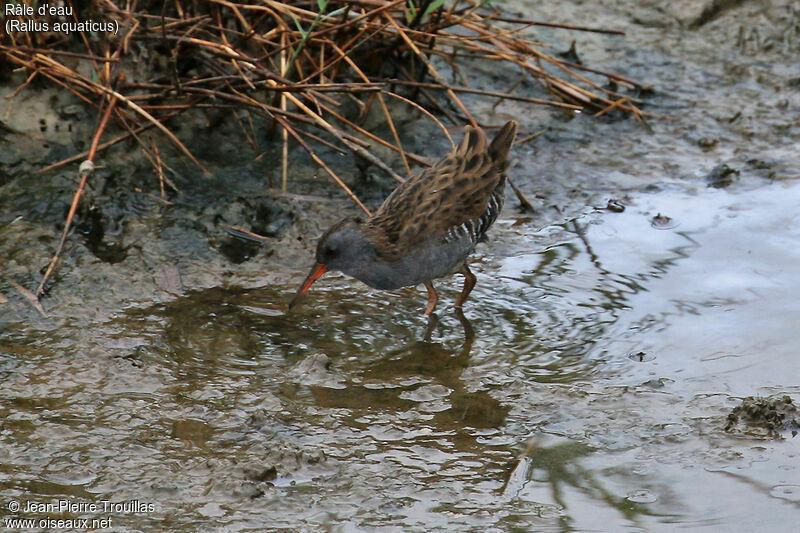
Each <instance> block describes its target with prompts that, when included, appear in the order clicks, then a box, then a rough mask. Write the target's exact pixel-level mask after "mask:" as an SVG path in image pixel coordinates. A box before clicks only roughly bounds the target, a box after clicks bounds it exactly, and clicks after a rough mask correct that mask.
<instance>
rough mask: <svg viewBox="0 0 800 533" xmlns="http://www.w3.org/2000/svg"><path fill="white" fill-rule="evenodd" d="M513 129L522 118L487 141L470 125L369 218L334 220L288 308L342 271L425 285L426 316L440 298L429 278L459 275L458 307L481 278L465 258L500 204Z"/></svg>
mask: <svg viewBox="0 0 800 533" xmlns="http://www.w3.org/2000/svg"><path fill="white" fill-rule="evenodd" d="M516 132H517V123H516V122H514V121H510V122H508V123H507V124H506V125H505V126H503V128H502V129H501V130H500V132H499V133H498V134H497V136H496V137H495V138H494V140H493V141H492V142H491V144H490V143H489V142H488V141H487V139H486V134H485V133H484V132H483V130H481V129H478V128H473V127H471V126H467V128H466V132H465V134H464V139H463V140H462V141H461V144H460V145H459V147H458V148H457V149H456V150H455V151H454V152H452V153H450V154H448V155H447V156H446V157H445V158H444V159H442V160H441V161H439V162H438V163H436V164H435V165H434V166H432V167H431V168H429V169H426V170H424V171H423V172H421V173H419V174H417V175H416V176H414V177H413V178H411V179H409V180H407V181H405V182H404V183H403V184H401V185H400V186H398V187H397V189H395V190H394V192H392V194H391V195H389V197H388V198H386V200H385V201H384V202H383V205H381V207H380V209H378V211H377V212H376V213H375V214H374V215H373V216H371V217H370V218H369V219H367V220H366V221H362V220H361V219H359V218H356V217H350V218H345V219H344V220H342V221H340V222H338V223H337V224H334V225H333V226H332V227H331V228H330V229H329V230H328V231H327V232H325V234H324V235H323V236H322V237H321V238H320V240H319V243H318V244H317V256H316V264H315V265H314V266H313V268H312V269H311V272H310V273H309V274H308V277H307V278H306V279H305V281H304V282H303V284H302V285H301V286H300V288H299V289H298V291H297V295H296V296H295V297H294V299H293V300H292V302H291V303H290V304H289V307H290V308H291V307H293V306H294V305H295V303H296V302H297V301H298V299H299V298H300V296H301V295H302V294H304V293H305V292H306V291H307V290H308V288H309V287H311V285H312V284H313V283H314V281H316V280H317V279H319V277H320V276H322V275H323V274H324V273H325V272H327V271H328V270H340V271H342V272H344V273H345V274H347V275H349V276H352V277H354V278H356V279H358V280H361V281H363V282H364V283H366V284H367V285H369V286H370V287H374V288H376V289H383V290H392V289H397V288H400V287H407V286H411V285H418V284H420V283H424V284H425V288H426V289H427V290H428V306H427V308H426V309H425V314H426V315H429V314H430V313H431V312H433V309H434V307H436V302H437V300H438V296H437V294H436V291H435V290H434V288H433V285H432V284H431V280H434V279H437V278H441V277H444V276H447V275H449V274H453V273H455V272H460V273H462V274H464V278H465V279H464V288H463V290H462V291H461V295H460V296H459V297H458V300H456V304H455V307H456V309H460V308H461V305H462V304H463V303H464V301H465V300H466V299H467V296H469V293H470V291H471V290H472V288H473V287H474V286H475V281H476V280H475V275H474V274H473V273H472V272H471V271H470V270H469V267H468V266H467V256H468V255H469V254H470V252H472V250H473V249H474V248H475V245H476V244H477V242H478V241H479V240H480V239H481V238H482V237H483V235H484V234H485V233H486V230H488V229H489V226H491V225H492V223H493V222H494V221H495V219H496V218H497V215H498V214H499V213H500V210H501V209H502V207H503V199H504V191H503V189H504V186H505V182H506V175H505V171H506V167H507V161H508V152H509V149H510V148H511V143H512V142H513V141H514V136H515V134H516Z"/></svg>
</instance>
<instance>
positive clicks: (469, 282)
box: [453, 263, 478, 309]
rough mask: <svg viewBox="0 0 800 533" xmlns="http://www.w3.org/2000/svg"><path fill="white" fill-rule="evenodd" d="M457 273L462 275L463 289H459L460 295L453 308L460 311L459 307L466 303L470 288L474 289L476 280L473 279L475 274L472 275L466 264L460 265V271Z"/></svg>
mask: <svg viewBox="0 0 800 533" xmlns="http://www.w3.org/2000/svg"><path fill="white" fill-rule="evenodd" d="M459 272H460V273H462V274H464V288H463V289H461V294H460V295H459V296H458V300H456V304H455V305H454V306H453V307H455V308H456V309H461V306H462V305H464V302H466V301H467V298H468V297H469V293H471V292H472V288H473V287H475V283H477V282H478V278H476V277H475V274H473V273H472V271H471V270H470V269H469V266H468V265H467V264H466V263H464V264H463V265H461V270H459Z"/></svg>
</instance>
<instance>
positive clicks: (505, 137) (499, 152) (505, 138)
mask: <svg viewBox="0 0 800 533" xmlns="http://www.w3.org/2000/svg"><path fill="white" fill-rule="evenodd" d="M516 135H517V123H516V122H515V121H513V120H509V121H508V122H506V125H505V126H503V127H502V129H501V130H500V132H499V133H498V134H497V135H495V138H494V139H493V140H492V143H491V144H490V145H489V155H491V156H492V159H494V160H495V162H497V163H499V164H500V165H504V164H505V163H506V160H507V159H508V151H509V150H511V145H512V144H513V143H514V137H515V136H516Z"/></svg>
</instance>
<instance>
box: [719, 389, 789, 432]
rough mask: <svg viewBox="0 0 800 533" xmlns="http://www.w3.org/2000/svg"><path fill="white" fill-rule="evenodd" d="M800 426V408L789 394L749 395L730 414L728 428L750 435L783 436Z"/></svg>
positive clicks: (726, 426)
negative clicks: (761, 396) (768, 396)
mask: <svg viewBox="0 0 800 533" xmlns="http://www.w3.org/2000/svg"><path fill="white" fill-rule="evenodd" d="M798 430H800V411H798V410H797V406H795V404H794V402H793V401H792V398H791V397H790V396H788V395H783V396H776V397H770V398H757V397H753V396H748V397H747V398H745V399H744V400H742V403H741V405H737V406H736V407H734V408H733V410H732V411H731V413H730V414H729V415H728V421H727V424H726V425H725V431H729V432H734V433H739V434H742V435H748V436H759V437H771V438H781V437H782V436H783V435H784V434H785V433H787V432H790V433H791V436H792V437H795V436H797V432H798Z"/></svg>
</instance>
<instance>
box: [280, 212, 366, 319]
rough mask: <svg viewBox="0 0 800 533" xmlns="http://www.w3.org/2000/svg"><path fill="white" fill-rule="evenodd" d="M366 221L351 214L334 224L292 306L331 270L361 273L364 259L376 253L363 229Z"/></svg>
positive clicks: (324, 235) (318, 246) (322, 240)
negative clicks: (359, 270)
mask: <svg viewBox="0 0 800 533" xmlns="http://www.w3.org/2000/svg"><path fill="white" fill-rule="evenodd" d="M363 224H364V222H363V220H362V219H361V218H359V217H348V218H345V219H344V220H341V221H339V222H337V223H336V224H334V225H333V226H331V227H330V229H329V230H328V231H326V232H325V233H324V234H323V235H322V237H320V239H319V242H318V243H317V254H316V263H315V264H314V266H313V267H311V272H309V274H308V276H306V279H305V281H304V282H303V284H302V285H301V286H300V288H299V289H298V290H297V294H295V297H294V299H292V301H291V303H290V304H289V308H290V309H291V308H292V307H294V306H295V304H296V303H297V301H298V300H299V299H300V297H301V296H302V295H303V294H305V292H306V291H307V290H308V289H309V287H311V285H313V283H314V282H315V281H317V280H318V279H319V278H321V277H322V275H323V274H325V272H328V271H329V270H340V271H342V272H344V273H345V274H349V275H353V274H355V273H356V272H358V269H359V267H360V266H361V265H362V264H363V262H364V260H365V259H366V258H367V257H368V256H369V255H370V254H374V253H375V249H374V246H373V245H372V243H370V241H369V239H368V238H367V235H366V234H365V233H364V230H363Z"/></svg>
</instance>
